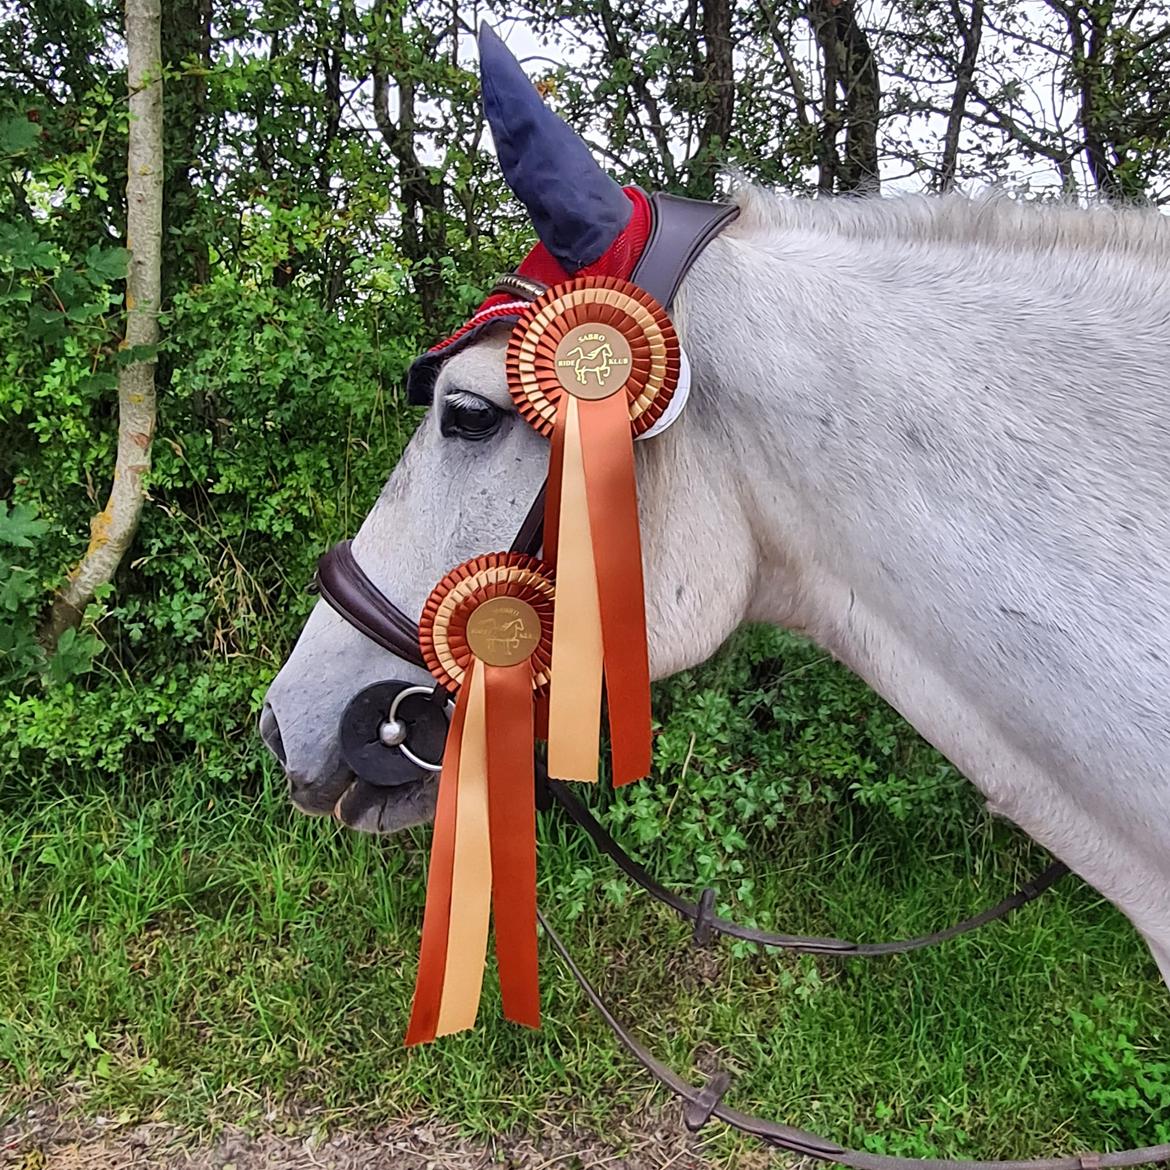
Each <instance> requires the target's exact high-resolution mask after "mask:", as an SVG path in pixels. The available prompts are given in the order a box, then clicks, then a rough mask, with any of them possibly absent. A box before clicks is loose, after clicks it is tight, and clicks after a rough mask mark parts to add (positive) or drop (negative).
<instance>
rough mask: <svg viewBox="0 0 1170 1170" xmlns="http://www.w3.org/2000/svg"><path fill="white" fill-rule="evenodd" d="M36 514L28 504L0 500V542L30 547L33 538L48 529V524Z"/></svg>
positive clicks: (41, 534) (15, 546) (18, 546)
mask: <svg viewBox="0 0 1170 1170" xmlns="http://www.w3.org/2000/svg"><path fill="white" fill-rule="evenodd" d="M36 516H37V513H36V509H35V508H34V507H32V505H30V504H12V505H9V503H8V501H7V500H0V544H7V545H11V546H13V547H14V548H32V547H33V543H34V540H35V538H36V537H38V536H44V534H45V533H46V532H48V531H49V525H48V524H47V523H46V522H45V521H44V520H38V519H37V518H36Z"/></svg>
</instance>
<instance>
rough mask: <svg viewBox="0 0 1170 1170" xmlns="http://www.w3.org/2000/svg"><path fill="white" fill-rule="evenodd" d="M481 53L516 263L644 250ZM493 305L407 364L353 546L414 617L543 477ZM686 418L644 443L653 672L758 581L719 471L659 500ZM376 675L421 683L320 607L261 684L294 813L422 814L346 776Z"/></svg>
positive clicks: (411, 788)
mask: <svg viewBox="0 0 1170 1170" xmlns="http://www.w3.org/2000/svg"><path fill="white" fill-rule="evenodd" d="M479 46H480V65H481V75H482V90H483V105H484V112H485V115H486V117H487V120H488V123H489V125H490V127H491V130H492V135H493V138H494V140H495V145H496V151H497V155H498V157H499V161H500V165H501V167H502V170H503V174H504V177H505V179H506V181H507V182H508V184H509V186H510V187H511V189H512V191H513V192H514V193H515V194H516V195H517V197H518V198H519V199H520V200H521V202H522V203H523V204H524V205H525V207H526V208H527V210H528V212H529V215H530V217H531V220H532V224H533V226H534V228H535V229H536V233H537V236H538V238H539V241H540V243H539V244H538V246H537V248H536V249H534V252H533V253H532V254H531V256H530V257H529V261H527V262H526V267H527V266H529V265H535V269H536V271H538V272H540V273H541V274H543V276H544V280H545V282H546V283H554V282H555V280H557V279H565V278H567V277H569V276H571V275H574V274H578V273H582V272H589V271H590V269H591V267H592V268H594V269H595V268H596V266H597V265H598V264H599V262H601V261H603V260H605V259H606V258H607V257H609V258H612V257H614V256H619V257H622V256H623V255H624V252H623V249H624V250H625V251H626V252H631V253H632V252H636V251H637V250H639V249H640V247H641V244H642V243H644V240H645V230H644V225H643V232H642V237H641V240H640V241H638V240H633V241H631V238H630V237H631V232H632V230H633V227H632V220H633V219H634V218H635V213H636V210H637V200H636V199H635V198H634V197H633V196H632V195H630V194H628V193H627V192H626V191H624V190H623V189H622V188H621V187H620V186H619V185H618V184H617V183H616V182H614V181H613V179H612V178H610V177H609V176H608V175H607V174H606V173H605V172H604V171H603V170H602V169H601V168H600V166H598V164H597V163H596V161H595V160H594V159H593V157H592V155H591V154H590V152H589V149H588V147H587V146H586V145H585V143H584V142H583V141H582V140H581V139H580V138H579V137H578V136H577V135H576V134H575V133H574V132H573V131H572V130H571V129H570V128H569V127H568V126H567V125H566V124H565V123H564V122H563V121H562V120H561V119H560V118H558V117H557V116H556V115H555V114H554V113H552V111H551V110H549V109H548V108H547V107H546V106H545V105H544V102H543V101H542V99H541V97H540V95H539V94H538V93H537V91H536V89H535V88H534V87H533V86H532V85H531V83H530V82H529V80H528V79H527V77H526V76H525V74H524V72H523V70H522V69H521V67H520V65H519V63H518V62H517V61H516V60H515V58H513V56H512V55H511V53H510V52H509V51H508V50H507V48H506V47H505V46H504V44H503V43H502V42H501V41H500V40H499V39H498V38H497V37H496V36H495V34H494V33H492V32H491V31H490V30H488V29H486V28H485V29H484V30H482V31H481V33H480V37H479ZM639 197H640V195H639ZM633 226H636V225H633ZM632 258H633V259H636V255H634V256H633V257H632ZM625 259H626V260H627V261H628V260H629V259H630V257H629V256H627V257H625ZM628 266H629V265H628V263H627V268H628ZM522 271H523V270H522ZM502 299H503V301H504V302H506V301H507V296H504V297H503V298H502ZM500 301H501V298H500V297H494V298H490V299H489V301H488V302H487V303H486V307H485V309H484V310H483V311H481V312H480V313H478V314H477V315H476V317H475V318H473V321H472V323H471V326H470V328H467V329H465V330H462V331H460V333H459V334H457V335H456V336H455V338H454V339H452V340H451V341H450V342H449V343H447V344H445V345H443V346H441V347H439V348H437V349H436V350H434V351H432V352H430V353H428V354H426V355H424V356H423V357H422V358H420V359H419V360H418V361H416V362H415V364H414V367H413V368H412V371H411V375H410V384H411V395H412V398H413V399H414V400H416V401H419V400H423V399H426V400H429V403H430V409H429V411H428V413H427V415H426V417H425V418H424V419H423V421H422V423H421V425H420V426H419V428H418V430H417V432H416V433H415V435H414V436H413V438H412V439H411V441H410V443H409V445H408V447H407V449H406V451H405V453H404V455H403V457H402V459H401V461H400V462H399V464H398V466H397V467H396V468H395V470H394V473H393V474H392V475H391V477H390V479H389V481H388V482H387V484H386V486H385V488H384V490H383V491H382V493H381V496H380V497H379V499H378V500H377V502H376V503H375V505H374V507H373V508H372V510H371V511H370V513H369V515H368V516H367V517H366V519H365V521H364V523H363V524H362V526H361V528H360V530H359V531H358V533H357V536H356V537H355V539H354V542H353V545H352V551H353V555H354V559H355V560H356V561H357V563H358V564H359V565H360V566H361V568H362V570H363V571H364V573H365V574H366V576H367V577H368V578H369V579H370V581H371V582H372V583H373V585H374V586H375V587H376V589H377V590H379V591H380V592H381V593H382V594H383V595H384V596H385V597H387V598H390V599H392V600H393V602H394V603H395V604H396V605H397V606H398V607H399V608H400V609H401V610H402V611H403V612H404V613H406V614H409V615H412V616H417V615H418V613H419V612H420V610H421V608H422V605H423V602H424V601H425V599H426V597H427V595H428V593H429V592H430V590H431V588H432V587H433V586H434V585H435V583H436V582H438V581H439V580H440V578H441V577H442V576H443V575H444V574H445V573H446V572H447V571H448V570H449V569H451V568H452V567H453V566H455V565H458V564H460V563H461V562H463V561H465V560H466V559H468V558H469V557H471V556H473V555H476V554H479V553H484V552H494V551H498V550H502V549H506V548H507V547H508V546H509V544H510V543H511V541H512V538H513V537H514V535H515V533H516V531H517V529H518V527H519V526H520V524H521V521H522V519H523V518H524V516H525V514H526V513H527V512H528V510H529V507H530V506H531V504H532V502H533V500H534V498H535V497H536V495H537V494H538V492H539V491H540V488H541V485H542V483H543V480H544V476H545V473H546V469H547V463H548V445H547V442H546V441H545V440H544V439H542V438H541V437H540V436H538V435H537V433H536V432H535V431H534V430H533V429H532V428H531V427H530V426H529V425H528V424H527V423H526V422H525V421H524V420H523V419H521V418H520V417H519V416H518V415H517V413H516V411H515V410H514V407H513V404H512V401H511V398H510V395H509V392H508V388H507V384H506V378H505V368H504V361H505V349H506V344H507V339H508V336H509V333H510V328H511V321H512V320H513V319H514V314H513V316H512V317H509V316H508V314H507V313H506V312H505V313H501V312H500V311H499V310H500V307H501V306H500ZM504 307H505V308H506V305H505V306H504ZM679 332H680V335H682V333H683V329H682V326H681V324H680V327H679ZM685 340H686V339H685V338H684V341H685ZM590 356H594V355H588V354H583V355H582V358H581V360H582V361H584V360H586V359H587V358H588V357H590ZM596 356H600V357H601V358H602V359H604V356H605V355H604V354H601V355H596ZM697 397H698V396H697V395H692V400H694V399H695V398H697ZM696 411H697V408H696V407H695V406H694V405H692V406H691V407H689V408H688V412H687V415H684V416H683V417H682V418H681V419H680V420H679V422H678V424H677V425H676V426H673V427H672V428H671V429H670V431H668V432H667V433H666V434H664V435H662V436H661V437H660V438H656V439H654V441H653V442H652V443H647V444H639V448H640V450H639V454H638V481H639V504H640V512H641V521H642V530H643V533H644V536H643V542H644V544H643V557H644V562H645V568H646V576H647V598H646V600H647V619H648V625H649V628H650V630H651V642H650V657H651V668H652V671H653V673H654V674H655V676H656V677H661V676H664V675H666V674H669V673H673V672H674V671H676V670H678V669H681V668H683V667H685V666H687V665H690V664H693V663H695V662H698V661H701V660H702V659H703V658H705V657H707V656H709V655H710V654H711V653H712V652H713V651H714V650H715V649H716V648H717V647H718V645H719V644H720V643H721V642H722V641H723V640H724V639H725V638H726V636H727V635H728V634H729V633H730V631H731V630H732V629H733V628H734V627H735V625H736V624H737V623H738V622H739V621H740V620H741V619H742V617H743V611H744V606H745V604H746V601H745V599H746V596H747V593H748V584H749V581H750V580H751V577H752V574H753V561H752V556H753V544H752V540H751V537H750V535H749V533H748V532H747V529H746V524H745V522H743V521H742V520H740V519H738V518H737V512H741V511H742V509H741V508H737V505H736V502H735V501H734V500H732V499H730V498H727V499H725V498H724V497H729V496H730V495H731V494H733V488H732V487H731V486H730V485H729V483H728V481H727V478H726V477H718V476H712V477H709V478H710V482H709V483H706V484H704V485H702V486H699V487H698V488H697V490H696V485H694V484H688V485H686V488H685V494H686V495H687V503H686V507H685V508H678V507H672V506H671V505H670V498H671V494H672V492H673V491H674V490H675V483H676V481H677V480H678V479H679V478H680V477H681V476H682V475H683V472H681V471H680V470H678V469H680V468H687V474H688V475H694V474H696V473H697V471H698V469H699V467H700V465H701V463H703V462H705V459H701V458H700V452H699V451H698V449H697V448H698V447H699V446H701V445H702V443H701V440H700V436H699V432H700V430H701V428H699V427H697V426H696V424H695V420H694V419H693V418H691V417H688V416H690V415H694V414H695V413H696ZM708 445H709V444H708ZM650 448H653V450H650ZM384 679H399V680H403V681H406V682H416V683H420V684H421V683H426V682H428V681H429V676H428V675H426V673H425V671H423V670H422V669H421V668H420V667H418V666H417V665H412V664H411V663H408V662H405V661H403V660H401V659H399V658H397V657H396V656H395V655H394V654H392V653H391V652H390V651H388V650H386V649H383V648H381V647H380V646H378V645H376V644H375V643H374V642H372V641H370V640H369V639H368V638H366V637H364V636H363V635H362V634H361V633H359V632H358V630H357V629H355V628H354V627H353V626H352V625H351V624H349V623H347V622H346V621H345V620H344V619H343V618H342V617H340V616H339V615H338V614H337V613H335V612H334V611H333V610H332V609H331V608H330V607H329V606H328V605H326V604H324V603H323V602H318V604H317V605H316V607H315V608H314V610H313V612H312V613H311V614H310V616H309V619H308V621H307V623H306V625H305V627H304V629H303V631H302V633H301V635H300V638H299V639H298V641H297V643H296V646H295V647H294V649H293V650H292V652H291V654H290V655H289V657H288V659H287V661H286V662H285V664H284V666H283V668H282V669H281V671H280V673H279V674H278V675H277V677H276V679H275V680H274V681H273V683H272V685H271V687H270V688H269V691H268V695H267V699H266V703H265V706H264V711H263V714H262V716H261V733H262V735H263V738H264V740H265V742H266V743H267V745H268V746H269V748H270V749H271V750H272V752H273V753H274V754H275V755H276V756H277V758H278V759H279V760H280V762H281V764H282V765H283V766H284V769H285V771H286V773H287V776H288V781H289V790H290V795H291V797H292V799H293V801H294V802H295V804H296V805H297V806H298V807H299V808H300V809H301V810H302V811H305V812H309V813H321V814H324V813H329V812H335V813H336V815H337V816H338V817H339V818H340V819H342V820H343V821H344V822H345V823H347V824H349V825H351V826H352V827H355V828H360V829H365V830H369V831H376V832H378V831H380V832H390V831H395V830H397V829H400V828H403V827H405V826H408V825H411V824H415V823H418V822H421V821H423V820H426V819H428V818H429V817H430V815H431V813H432V811H433V806H434V797H435V788H436V785H435V783H434V779H435V778H434V776H433V775H430V776H428V775H426V774H424V773H420V774H419V775H418V776H417V777H416V778H415V779H414V780H413V781H412V782H410V783H403V784H397V785H395V786H387V787H381V786H378V785H377V784H371V783H369V782H367V781H366V780H363V779H360V778H358V777H356V776H355V774H354V773H353V771H352V770H351V768H350V767H349V766H348V765H347V764H346V762H345V760H344V759H343V753H342V742H341V736H340V732H339V727H340V725H341V721H342V717H343V715H344V713H345V711H346V710H347V708H348V707H349V706H350V704H351V702H352V701H353V700H354V698H355V696H356V695H358V694H359V693H360V692H362V691H363V690H364V689H365V688H367V687H370V686H372V685H373V684H375V683H378V682H379V681H380V680H384Z"/></svg>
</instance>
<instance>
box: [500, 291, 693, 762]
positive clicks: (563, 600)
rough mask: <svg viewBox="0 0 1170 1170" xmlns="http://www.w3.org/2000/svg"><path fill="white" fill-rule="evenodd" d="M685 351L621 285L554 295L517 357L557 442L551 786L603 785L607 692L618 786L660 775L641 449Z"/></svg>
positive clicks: (521, 403)
mask: <svg viewBox="0 0 1170 1170" xmlns="http://www.w3.org/2000/svg"><path fill="white" fill-rule="evenodd" d="M679 370H680V354H679V344H678V338H677V336H676V335H675V332H674V327H673V326H672V325H671V322H670V318H669V317H668V316H667V315H666V311H665V310H664V309H663V308H662V306H661V305H659V304H658V302H657V301H655V300H654V298H653V297H652V296H650V295H649V294H648V293H647V292H645V291H644V290H642V289H640V288H638V287H637V285H634V284H630V283H629V282H628V281H624V280H618V279H616V278H614V277H608V276H606V277H579V278H577V279H574V280H569V281H566V282H564V283H563V284H558V285H554V286H553V287H552V288H550V289H548V290H547V291H546V292H544V293H543V294H542V295H541V296H540V297H538V298H537V299H536V300H535V301H533V302H532V304H531V305H530V306H529V307H528V308H527V310H526V311H525V312H524V314H523V315H522V316H521V317H520V319H519V320H518V321H517V322H516V325H515V327H514V329H513V331H512V337H511V340H510V341H509V343H508V358H507V371H508V388H509V390H510V392H511V394H512V398H513V399H514V401H515V402H516V405H517V408H518V410H519V412H520V414H521V415H522V416H523V417H524V418H525V419H527V421H528V422H529V423H530V424H531V425H532V426H533V427H535V428H536V430H537V431H539V432H540V433H541V434H542V435H545V436H546V437H547V438H549V440H550V443H551V446H550V457H549V479H548V493H547V496H546V505H545V523H544V558H545V560H546V561H547V562H549V563H550V564H553V565H555V566H556V572H557V613H556V619H555V622H554V626H553V641H552V681H551V685H550V694H549V735H548V752H549V755H548V761H549V774H550V775H552V776H556V777H558V778H560V779H564V780H596V779H597V763H598V760H597V756H598V737H599V733H600V723H601V688H602V680H603V678H604V682H605V689H606V693H607V695H608V698H609V723H610V741H611V745H612V751H613V779H614V783H615V784H625V783H628V782H629V781H631V780H636V779H638V778H639V777H640V776H644V775H646V773H647V772H649V770H650V668H649V662H648V655H647V649H646V605H645V590H644V584H643V580H642V550H641V539H640V536H639V532H638V498H637V487H636V483H635V479H634V449H633V440H634V437H635V436H637V435H640V434H642V433H643V432H644V431H647V430H649V429H650V427H652V426H653V425H654V423H655V422H657V420H658V419H659V418H660V417H661V416H662V413H663V412H664V411H665V409H666V406H667V404H668V403H669V401H670V397H671V395H672V394H673V393H674V389H675V387H676V386H677V384H678V378H679Z"/></svg>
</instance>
